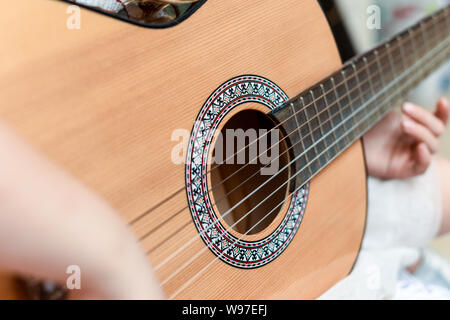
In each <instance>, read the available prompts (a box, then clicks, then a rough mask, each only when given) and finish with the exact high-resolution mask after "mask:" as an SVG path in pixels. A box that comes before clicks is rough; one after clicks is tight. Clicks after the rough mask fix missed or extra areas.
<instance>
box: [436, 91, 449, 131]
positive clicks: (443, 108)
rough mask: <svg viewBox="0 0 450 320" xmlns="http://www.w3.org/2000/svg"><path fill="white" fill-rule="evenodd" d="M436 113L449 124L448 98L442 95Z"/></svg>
mask: <svg viewBox="0 0 450 320" xmlns="http://www.w3.org/2000/svg"><path fill="white" fill-rule="evenodd" d="M434 115H435V116H436V117H438V118H439V119H440V120H441V121H442V122H443V123H444V124H445V125H447V123H448V119H449V116H450V104H449V102H448V100H447V98H444V97H442V98H441V99H439V101H438V103H437V108H436V111H435V113H434Z"/></svg>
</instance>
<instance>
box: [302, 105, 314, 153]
mask: <svg viewBox="0 0 450 320" xmlns="http://www.w3.org/2000/svg"><path fill="white" fill-rule="evenodd" d="M300 100H301V102H302V105H303V106H305V99H304V97H300ZM305 108H306V107H305ZM305 115H306V122H307V124H308V128H309V134H310V135H311V140H312V146H313V150H314V152H317V150H316V147H315V142H314V137H313V136H312V133H313V131H312V128H311V123H310V120H309V119H308V118H309V117H308V113H307V112H306V111H305ZM300 139H303V137H300ZM308 149H311V148H310V147H308ZM305 151H306V150H305ZM306 159H307V161H309V155H308V151H306Z"/></svg>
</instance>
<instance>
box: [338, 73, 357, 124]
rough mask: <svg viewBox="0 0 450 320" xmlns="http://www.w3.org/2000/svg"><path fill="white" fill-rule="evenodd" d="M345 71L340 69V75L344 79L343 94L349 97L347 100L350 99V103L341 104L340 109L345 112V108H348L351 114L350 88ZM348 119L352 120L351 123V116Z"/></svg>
mask: <svg viewBox="0 0 450 320" xmlns="http://www.w3.org/2000/svg"><path fill="white" fill-rule="evenodd" d="M345 73H346V72H345V70H342V72H341V75H342V78H343V79H344V84H345V88H346V90H347V93H346V94H345V96H347V97H348V98H349V99H348V100H349V101H350V103H348V104H347V105H346V106H344V107H342V106H341V109H342V112H345V111H346V110H348V109H350V114H352V113H353V110H352V104H353V103H352V101H351V96H350V90H349V88H348V80H347V79H346V77H345ZM344 115H345V113H344ZM350 121H351V122H352V124H353V123H354V120H353V118H351V119H350ZM344 127H345V124H344Z"/></svg>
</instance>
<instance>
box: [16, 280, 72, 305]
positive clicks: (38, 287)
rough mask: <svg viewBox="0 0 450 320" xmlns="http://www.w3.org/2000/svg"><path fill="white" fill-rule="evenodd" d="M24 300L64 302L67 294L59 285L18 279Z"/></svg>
mask: <svg viewBox="0 0 450 320" xmlns="http://www.w3.org/2000/svg"><path fill="white" fill-rule="evenodd" d="M17 281H18V283H19V285H20V287H21V288H22V289H23V292H24V294H25V298H26V299H30V300H65V299H67V296H68V292H67V290H66V289H64V288H63V287H62V286H60V285H56V284H55V283H53V282H50V281H41V280H37V279H34V278H18V279H17Z"/></svg>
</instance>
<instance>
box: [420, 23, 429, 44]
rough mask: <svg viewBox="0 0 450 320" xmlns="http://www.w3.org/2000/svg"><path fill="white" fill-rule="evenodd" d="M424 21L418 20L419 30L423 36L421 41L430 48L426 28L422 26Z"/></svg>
mask: <svg viewBox="0 0 450 320" xmlns="http://www.w3.org/2000/svg"><path fill="white" fill-rule="evenodd" d="M424 25H425V23H424V22H423V21H420V23H419V30H420V31H421V32H422V37H423V41H424V43H425V47H426V48H430V46H429V44H428V34H427V30H426V27H425V28H424Z"/></svg>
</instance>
